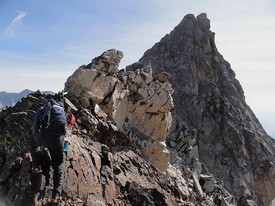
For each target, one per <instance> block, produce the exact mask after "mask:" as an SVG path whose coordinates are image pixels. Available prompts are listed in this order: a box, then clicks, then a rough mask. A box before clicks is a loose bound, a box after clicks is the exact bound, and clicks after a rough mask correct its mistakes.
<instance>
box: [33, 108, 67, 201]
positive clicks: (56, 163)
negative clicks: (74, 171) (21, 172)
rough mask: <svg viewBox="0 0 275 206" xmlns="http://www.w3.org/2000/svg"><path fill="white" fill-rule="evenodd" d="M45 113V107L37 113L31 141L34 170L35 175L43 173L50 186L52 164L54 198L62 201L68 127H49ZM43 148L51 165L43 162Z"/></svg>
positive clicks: (61, 125)
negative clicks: (47, 153) (65, 139)
mask: <svg viewBox="0 0 275 206" xmlns="http://www.w3.org/2000/svg"><path fill="white" fill-rule="evenodd" d="M63 107H64V106H63ZM44 113H45V109H44V107H43V106H40V107H39V108H38V109H37V111H36V114H35V119H34V126H33V136H32V138H31V140H30V145H31V148H32V149H31V153H32V158H33V170H34V173H42V174H43V175H45V178H46V185H49V177H50V174H49V173H50V169H49V168H50V164H51V166H52V168H53V191H52V198H53V199H60V198H61V190H62V173H63V145H64V138H65V135H66V125H63V124H60V125H50V126H49V125H47V123H45V121H44V118H45V114H44ZM64 115H65V111H64ZM65 116H66V115H65ZM42 148H43V149H44V148H47V149H48V151H49V156H50V160H51V161H50V163H49V162H48V161H45V159H44V160H43V153H41V151H42ZM44 157H45V156H44ZM43 164H44V165H43ZM45 164H46V165H45Z"/></svg>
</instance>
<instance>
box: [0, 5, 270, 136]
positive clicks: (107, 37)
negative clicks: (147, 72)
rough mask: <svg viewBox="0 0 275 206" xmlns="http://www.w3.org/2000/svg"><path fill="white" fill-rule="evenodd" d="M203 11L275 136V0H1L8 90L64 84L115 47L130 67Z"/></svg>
mask: <svg viewBox="0 0 275 206" xmlns="http://www.w3.org/2000/svg"><path fill="white" fill-rule="evenodd" d="M202 12H205V13H207V15H208V18H209V19H210V21H211V30H212V31H214V32H215V33H216V37H215V38H216V45H217V48H218V50H219V52H220V53H221V54H222V55H223V56H224V58H225V59H226V60H227V61H228V62H229V63H230V64H231V67H232V69H233V70H234V71H235V73H236V75H237V79H238V80H239V81H240V83H241V85H242V87H243V89H244V91H245V96H246V101H247V103H248V105H249V106H250V107H251V108H252V110H253V111H254V113H255V114H256V116H257V117H258V118H259V120H260V122H261V123H262V124H263V126H264V128H265V129H266V131H267V132H268V133H269V134H270V135H271V136H273V137H275V121H274V117H275V106H274V105H275V96H274V94H275V81H274V79H275V1H274V0H261V1H258V0H242V1H241V0H232V1H225V0H219V1H216V0H197V1H194V0H93V1H92V0H58V1H56V0H24V1H21V0H0V14H1V18H0V72H1V75H0V91H8V92H19V91H21V90H23V89H26V88H28V89H31V90H37V89H41V90H52V91H59V90H62V89H63V86H64V83H65V81H66V79H67V78H68V77H69V76H70V75H71V74H72V73H73V72H74V71H75V69H77V68H78V67H79V66H80V65H82V64H88V63H89V62H90V61H91V59H93V58H94V57H96V56H99V55H100V54H101V53H102V52H104V51H105V50H107V49H110V48H116V49H119V50H121V51H123V53H124V58H123V59H122V62H121V64H120V68H124V67H125V66H126V65H129V64H131V63H133V62H135V61H137V60H138V59H139V58H140V57H141V56H142V55H143V53H144V52H145V51H146V50H147V49H149V48H151V47H152V46H153V45H154V44H155V43H156V42H158V41H159V40H160V39H161V38H162V37H163V36H164V35H165V34H167V33H169V32H170V31H171V30H173V28H174V27H175V26H176V25H177V24H179V22H180V21H181V20H182V18H183V17H184V16H185V15H186V14H188V13H193V14H195V15H198V14H200V13H202Z"/></svg>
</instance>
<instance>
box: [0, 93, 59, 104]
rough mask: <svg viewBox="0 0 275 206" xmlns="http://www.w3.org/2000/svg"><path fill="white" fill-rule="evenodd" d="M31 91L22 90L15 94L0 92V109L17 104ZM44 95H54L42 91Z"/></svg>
mask: <svg viewBox="0 0 275 206" xmlns="http://www.w3.org/2000/svg"><path fill="white" fill-rule="evenodd" d="M32 92H33V91H32V90H29V89H24V90H23V91H21V92H19V93H16V92H5V91H3V92H0V108H1V107H5V106H13V105H14V104H16V102H18V101H19V100H20V99H21V98H22V97H25V96H27V95H28V94H30V93H32ZM43 93H44V94H54V92H51V91H43Z"/></svg>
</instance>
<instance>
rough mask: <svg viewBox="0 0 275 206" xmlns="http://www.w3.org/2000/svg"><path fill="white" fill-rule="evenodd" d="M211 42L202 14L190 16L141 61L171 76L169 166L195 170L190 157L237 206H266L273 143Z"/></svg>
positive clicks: (271, 183) (269, 197) (270, 185)
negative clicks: (231, 195)
mask: <svg viewBox="0 0 275 206" xmlns="http://www.w3.org/2000/svg"><path fill="white" fill-rule="evenodd" d="M214 36H215V35H214V33H213V32H212V31H211V30H210V21H209V19H207V16H206V14H200V15H198V16H197V17H195V16H194V15H192V14H189V15H187V16H185V17H184V18H183V20H182V21H181V23H180V24H179V25H178V26H176V27H175V29H174V30H173V31H172V32H171V33H170V34H169V35H166V36H165V37H164V38H162V39H161V40H160V42H158V43H156V44H155V45H154V46H153V47H152V48H151V49H149V50H147V51H146V52H145V53H144V55H143V57H142V58H141V59H140V60H139V62H141V63H143V64H148V63H151V65H152V68H153V73H157V72H168V73H169V74H170V82H171V84H172V88H173V89H174V93H173V95H172V97H173V100H174V105H175V107H174V110H173V113H172V119H173V122H172V126H171V128H170V131H171V133H170V136H169V138H168V145H169V146H170V148H171V152H172V153H173V154H175V155H174V156H173V157H172V158H171V163H172V164H174V165H177V167H178V168H181V167H182V166H183V165H186V162H188V164H189V165H190V167H194V165H192V164H191V162H190V160H188V159H186V157H187V156H188V154H193V157H195V158H196V159H198V160H199V163H198V164H199V166H198V171H199V173H201V172H202V173H205V172H206V173H208V172H210V173H212V174H214V176H215V177H217V178H219V179H221V180H223V182H224V185H225V187H226V188H227V189H229V191H230V192H232V194H234V196H235V197H236V199H237V201H238V202H239V204H241V205H246V204H248V205H253V204H256V205H257V204H260V203H259V202H261V204H264V205H269V204H270V202H271V201H272V199H273V198H274V196H275V194H274V189H272V188H274V183H275V182H274V178H273V177H271V176H272V175H273V174H274V152H275V150H274V149H275V147H274V140H273V139H272V138H271V137H270V136H268V135H267V134H266V132H265V131H264V129H263V128H262V126H261V124H260V123H259V121H258V119H257V118H256V117H255V115H254V113H253V112H252V111H251V109H250V108H249V106H248V105H247V104H246V102H245V96H244V92H243V89H242V87H241V85H240V83H239V81H238V80H237V79H236V78H235V73H234V71H233V70H232V69H231V66H230V64H229V63H228V62H227V61H225V60H224V58H223V56H222V55H221V54H220V53H219V52H218V50H217V48H216V44H215V38H214ZM260 148H261V149H260ZM194 154H195V155H194ZM270 175H271V176H270ZM267 179H269V181H267ZM259 188H261V189H259Z"/></svg>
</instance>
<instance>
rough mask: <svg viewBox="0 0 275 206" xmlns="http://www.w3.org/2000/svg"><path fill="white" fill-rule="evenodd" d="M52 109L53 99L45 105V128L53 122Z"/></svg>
mask: <svg viewBox="0 0 275 206" xmlns="http://www.w3.org/2000/svg"><path fill="white" fill-rule="evenodd" d="M51 110H52V101H51V100H49V101H48V102H47V104H46V106H45V107H44V116H43V121H44V122H45V123H46V127H45V129H47V128H48V127H49V126H50V123H51Z"/></svg>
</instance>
